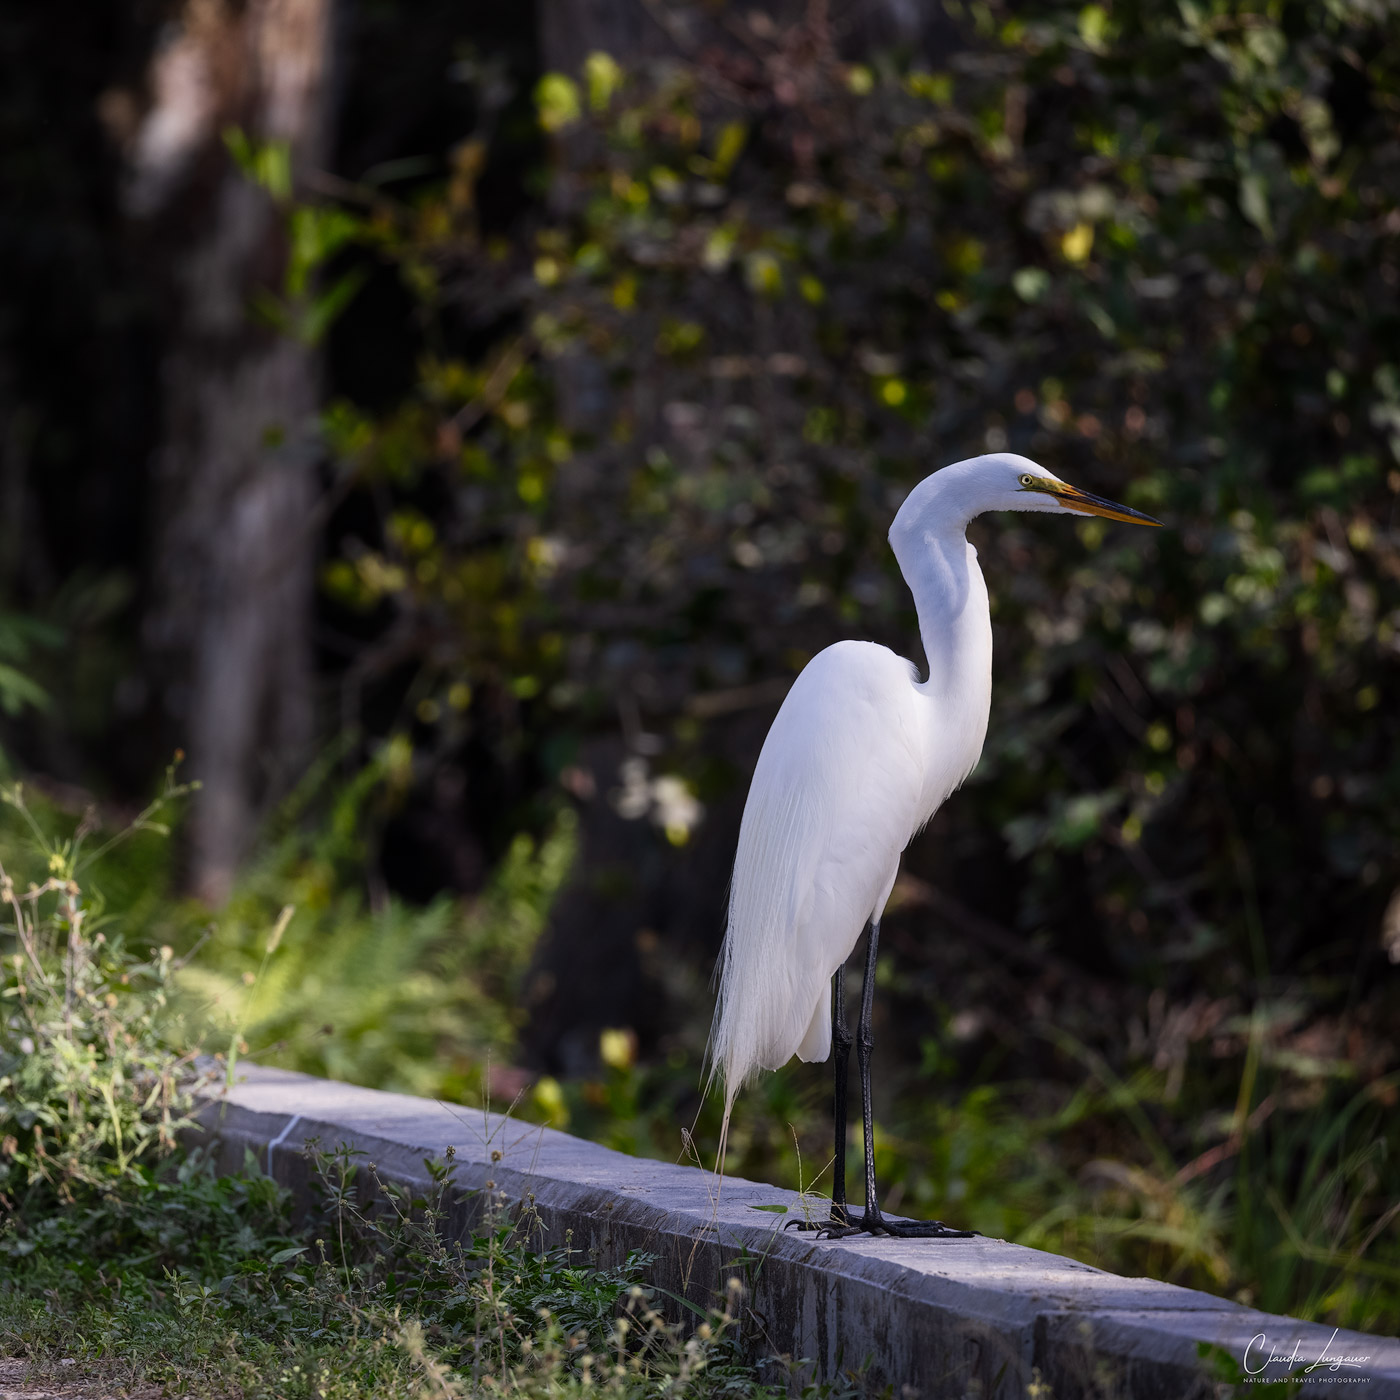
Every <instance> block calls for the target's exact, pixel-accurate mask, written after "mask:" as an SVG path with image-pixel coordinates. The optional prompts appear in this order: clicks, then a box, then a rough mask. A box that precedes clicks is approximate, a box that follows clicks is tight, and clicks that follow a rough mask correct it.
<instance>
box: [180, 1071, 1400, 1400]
mask: <svg viewBox="0 0 1400 1400" xmlns="http://www.w3.org/2000/svg"><path fill="white" fill-rule="evenodd" d="M241 1074H242V1076H243V1078H242V1080H241V1082H240V1083H238V1084H237V1085H235V1086H234V1087H233V1088H232V1089H229V1090H227V1091H224V1092H222V1093H221V1095H220V1096H219V1097H218V1098H217V1099H214V1100H211V1102H210V1103H209V1105H208V1106H207V1108H206V1110H205V1111H204V1114H203V1117H204V1120H205V1122H206V1124H207V1126H208V1127H209V1128H210V1129H211V1130H213V1131H214V1132H216V1133H217V1135H218V1148H217V1150H218V1154H219V1160H220V1162H221V1163H222V1164H223V1165H224V1166H225V1167H226V1168H227V1169H229V1170H234V1169H236V1168H238V1167H239V1166H241V1165H242V1163H243V1156H244V1152H245V1150H251V1151H252V1152H254V1153H255V1154H256V1155H257V1157H258V1159H259V1161H260V1162H261V1163H262V1164H263V1166H264V1168H265V1169H267V1170H269V1171H270V1173H271V1174H272V1175H274V1176H275V1177H277V1179H278V1180H280V1181H282V1182H284V1183H286V1184H288V1185H289V1186H291V1187H293V1189H294V1190H304V1189H305V1187H306V1184H307V1180H308V1170H309V1169H308V1166H307V1164H306V1161H305V1159H304V1157H303V1155H302V1152H301V1148H302V1146H303V1144H304V1143H305V1142H306V1141H307V1140H308V1139H312V1138H314V1139H319V1141H320V1144H321V1147H322V1148H323V1149H330V1148H333V1147H335V1146H336V1145H337V1144H339V1143H348V1144H349V1145H351V1146H353V1147H355V1148H358V1149H360V1150H362V1151H363V1152H365V1153H366V1154H367V1157H366V1158H365V1159H362V1160H368V1161H370V1162H373V1163H374V1164H375V1166H376V1168H377V1170H378V1172H379V1174H380V1175H381V1176H382V1177H385V1178H387V1179H389V1180H393V1181H396V1182H399V1183H401V1184H405V1185H417V1186H427V1185H428V1183H429V1176H428V1173H427V1171H426V1169H425V1166H424V1159H425V1158H429V1157H437V1158H440V1157H442V1156H443V1155H444V1153H445V1151H446V1149H447V1148H448V1147H449V1146H451V1147H453V1148H455V1151H456V1157H455V1160H456V1162H457V1163H458V1172H457V1177H456V1180H457V1181H458V1183H459V1184H460V1185H461V1186H462V1187H464V1188H467V1190H468V1192H473V1191H474V1192H476V1193H478V1194H475V1195H466V1196H464V1198H463V1200H462V1203H461V1205H460V1206H459V1214H458V1215H457V1217H455V1218H454V1221H453V1224H454V1227H456V1228H462V1229H465V1228H466V1227H467V1225H468V1224H469V1223H470V1221H471V1219H472V1218H473V1217H474V1215H477V1214H479V1213H480V1211H481V1209H482V1206H483V1202H484V1201H485V1200H486V1199H487V1198H488V1197H490V1196H492V1195H494V1196H496V1197H497V1198H498V1199H502V1200H504V1201H506V1202H508V1203H511V1204H515V1203H519V1202H525V1201H527V1200H529V1201H532V1202H533V1205H534V1208H535V1210H536V1211H537V1213H538V1218H539V1224H540V1227H541V1229H542V1232H543V1239H544V1241H545V1242H546V1243H548V1244H549V1245H551V1246H555V1245H562V1244H563V1243H564V1240H565V1236H566V1234H571V1238H572V1243H573V1245H574V1247H575V1248H578V1249H581V1250H584V1251H588V1252H591V1253H593V1254H594V1255H595V1256H596V1257H597V1259H598V1260H599V1262H601V1263H604V1264H608V1263H615V1262H620V1261H621V1260H623V1259H624V1258H625V1257H626V1256H627V1254H628V1252H629V1251H632V1250H641V1251H644V1252H645V1253H647V1254H649V1255H651V1256H653V1258H654V1260H655V1263H654V1265H653V1267H652V1269H651V1271H650V1277H651V1278H652V1279H653V1281H654V1282H656V1283H658V1284H659V1285H660V1286H662V1287H664V1288H667V1289H670V1290H671V1291H672V1292H675V1293H679V1294H683V1295H686V1296H688V1297H690V1298H692V1299H694V1300H695V1301H697V1302H701V1303H708V1302H710V1301H712V1300H713V1299H714V1297H715V1296H716V1295H717V1294H719V1293H721V1292H722V1291H723V1289H724V1287H725V1284H726V1281H727V1280H728V1279H729V1278H731V1277H735V1276H737V1277H739V1278H741V1280H742V1281H743V1284H744V1288H745V1294H744V1303H745V1307H746V1312H745V1321H744V1325H745V1327H746V1329H748V1331H749V1335H750V1337H751V1338H752V1341H753V1343H754V1348H755V1351H756V1353H757V1354H759V1355H770V1356H771V1355H778V1356H783V1355H785V1356H787V1357H790V1358H793V1359H796V1360H799V1361H802V1360H805V1361H807V1362H809V1363H811V1365H809V1366H808V1367H806V1368H805V1369H804V1371H803V1373H802V1375H803V1377H804V1378H810V1376H811V1373H812V1369H813V1367H815V1369H816V1371H817V1372H818V1374H820V1375H822V1376H830V1375H833V1374H834V1373H836V1372H838V1371H840V1370H842V1369H850V1370H855V1369H858V1368H860V1367H862V1366H868V1379H869V1381H870V1382H871V1383H872V1385H873V1387H875V1388H879V1387H883V1386H885V1385H887V1384H892V1385H893V1386H894V1390H895V1394H896V1396H898V1395H899V1394H900V1393H901V1388H902V1387H904V1386H912V1387H913V1388H914V1389H915V1390H916V1391H917V1392H918V1394H919V1395H920V1397H923V1400H943V1397H948V1398H949V1400H954V1397H956V1400H963V1397H966V1396H973V1395H975V1396H981V1397H989V1398H990V1397H995V1400H1010V1397H1022V1396H1025V1395H1026V1394H1027V1393H1028V1391H1031V1393H1034V1391H1033V1389H1032V1387H1033V1384H1034V1382H1035V1380H1036V1378H1037V1375H1038V1376H1039V1378H1040V1379H1041V1380H1042V1381H1043V1382H1044V1383H1045V1384H1046V1385H1048V1386H1049V1389H1050V1392H1051V1393H1052V1394H1053V1396H1054V1397H1055V1400H1072V1398H1073V1397H1080V1396H1082V1397H1094V1400H1098V1397H1103V1400H1109V1398H1110V1397H1112V1398H1113V1400H1117V1397H1123V1400H1128V1398H1129V1397H1131V1400H1159V1398H1160V1400H1187V1397H1192V1398H1193V1400H1194V1397H1215V1396H1216V1395H1217V1394H1218V1393H1219V1392H1218V1391H1217V1386H1216V1383H1215V1381H1214V1380H1213V1379H1211V1378H1210V1377H1209V1375H1208V1373H1207V1372H1206V1370H1205V1369H1204V1367H1203V1364H1202V1361H1201V1360H1200V1356H1199V1352H1198V1346H1199V1345H1200V1344H1201V1343H1205V1344H1207V1345H1210V1346H1215V1347H1219V1348H1221V1350H1222V1352H1223V1354H1224V1355H1225V1356H1226V1357H1228V1358H1230V1359H1231V1360H1232V1361H1233V1362H1234V1363H1236V1364H1238V1365H1239V1366H1240V1367H1241V1369H1242V1370H1243V1371H1249V1372H1255V1373H1257V1379H1258V1380H1265V1379H1268V1380H1277V1379H1281V1378H1282V1376H1283V1375H1284V1373H1285V1372H1286V1371H1287V1370H1288V1367H1286V1366H1284V1365H1282V1364H1279V1363H1275V1364H1271V1365H1269V1364H1266V1363H1267V1362H1268V1358H1269V1356H1270V1353H1271V1350H1272V1351H1273V1352H1275V1353H1277V1354H1281V1355H1285V1356H1288V1355H1293V1354H1295V1348H1296V1356H1297V1358H1298V1360H1297V1362H1296V1363H1295V1375H1296V1381H1295V1383H1293V1384H1290V1386H1289V1393H1290V1395H1297V1396H1299V1397H1319V1396H1329V1397H1334V1396H1336V1395H1337V1394H1338V1387H1339V1385H1342V1384H1344V1385H1345V1386H1346V1388H1347V1392H1348V1393H1350V1394H1354V1395H1362V1396H1364V1397H1366V1400H1400V1342H1397V1341H1394V1340H1390V1339H1386V1338H1381V1337H1370V1336H1364V1335H1362V1334H1360V1333H1355V1332H1350V1333H1349V1332H1338V1333H1335V1334H1334V1333H1333V1331H1332V1329H1331V1328H1325V1327H1317V1326H1314V1325H1312V1324H1309V1323H1303V1322H1298V1321H1296V1320H1293V1319H1290V1318H1286V1317H1275V1316H1270V1315H1268V1314H1265V1313H1259V1312H1254V1311H1251V1310H1250V1309H1248V1308H1243V1307H1238V1306H1236V1305H1234V1304H1231V1303H1227V1302H1225V1301H1223V1300H1221V1299H1219V1298H1215V1297H1212V1296H1210V1295H1209V1294H1205V1293H1197V1292H1194V1291H1193V1290H1191V1289H1187V1288H1177V1287H1175V1286H1173V1285H1171V1284H1166V1283H1159V1282H1157V1281H1156V1280H1153V1279H1142V1278H1120V1277H1118V1276H1116V1275H1114V1274H1108V1273H1104V1272H1103V1271H1102V1270H1099V1269H1093V1268H1090V1267H1089V1266H1088V1265H1087V1264H1080V1263H1077V1262H1075V1261H1074V1260H1072V1259H1064V1258H1060V1257H1059V1256H1057V1255H1053V1254H1043V1253H1041V1252H1039V1251H1038V1250H1033V1249H1026V1248H1023V1247H1022V1246H1020V1245H1013V1244H1007V1243H1005V1242H1004V1241H1001V1240H992V1239H982V1238H975V1239H968V1240H887V1239H881V1240H875V1239H867V1238H862V1237H857V1238H855V1239H849V1240H840V1241H816V1240H813V1239H812V1238H811V1237H810V1236H804V1235H801V1234H799V1233H797V1232H795V1231H790V1232H784V1231H783V1230H782V1228H781V1226H782V1224H783V1222H784V1220H785V1219H791V1218H792V1216H791V1214H790V1215H788V1216H782V1215H777V1214H773V1213H768V1212H762V1211H759V1210H756V1209H755V1207H756V1206H771V1205H778V1204H781V1205H786V1206H787V1207H788V1209H789V1211H790V1212H800V1211H801V1209H802V1204H801V1200H800V1198H799V1197H798V1196H797V1195H796V1194H794V1193H792V1192H788V1191H780V1190H778V1189H777V1188H775V1187H772V1186H763V1185H760V1184H758V1183H756V1182H751V1181H744V1180H741V1179H738V1178H734V1177H730V1178H726V1180H725V1181H724V1184H723V1188H722V1190H721V1191H720V1192H719V1193H718V1195H717V1194H716V1190H715V1180H714V1178H713V1177H712V1176H711V1175H710V1174H709V1173H707V1172H704V1171H700V1170H698V1169H696V1168H694V1167H684V1166H678V1165H674V1164H671V1163H667V1162H653V1161H649V1160H645V1159H638V1158H633V1157H626V1156H623V1155H622V1154H621V1153H617V1152H612V1151H609V1150H608V1149H607V1148H603V1147H598V1146H596V1145H595V1144H593V1143H588V1142H582V1141H580V1140H579V1139H578V1138H573V1137H570V1136H568V1134H566V1133H561V1132H556V1131H554V1130H552V1129H549V1128H540V1127H535V1126H532V1125H530V1124H524V1123H519V1122H516V1121H514V1120H511V1119H509V1118H506V1117H503V1116H502V1115H500V1114H498V1113H492V1114H489V1115H488V1114H486V1113H483V1112H481V1111H479V1110H476V1109H470V1108H462V1107H459V1106H457V1105H449V1104H443V1103H434V1102H431V1101H428V1100H425V1099H415V1098H410V1097H407V1096H405V1095H401V1094H384V1093H378V1092H375V1091H374V1090H369V1089H359V1088H356V1087H354V1086H352V1085H347V1084H337V1083H333V1082H330V1081H328V1080H322V1079H313V1078H310V1077H309V1076H306V1075H300V1074H292V1073H290V1072H288V1071H284V1070H270V1069H263V1068H259V1067H257V1066H253V1065H246V1066H244V1067H243V1069H242V1070H241ZM1343 1357H1345V1358H1347V1362H1346V1364H1342V1365H1340V1368H1339V1369H1337V1370H1330V1369H1328V1367H1329V1364H1330V1361H1331V1359H1335V1358H1343ZM1322 1358H1326V1359H1323V1360H1322V1364H1321V1365H1320V1366H1318V1367H1316V1368H1315V1369H1313V1370H1312V1371H1310V1372H1308V1373H1306V1374H1304V1373H1303V1372H1302V1368H1303V1367H1304V1366H1305V1365H1306V1364H1307V1363H1310V1362H1315V1361H1318V1360H1319V1359H1322ZM1355 1358H1364V1360H1355ZM1042 1393H1043V1392H1042ZM1225 1393H1228V1391H1227V1392H1225ZM1239 1393H1240V1394H1242V1395H1247V1394H1249V1391H1248V1389H1246V1388H1245V1386H1243V1385H1242V1386H1241V1387H1240V1389H1239Z"/></svg>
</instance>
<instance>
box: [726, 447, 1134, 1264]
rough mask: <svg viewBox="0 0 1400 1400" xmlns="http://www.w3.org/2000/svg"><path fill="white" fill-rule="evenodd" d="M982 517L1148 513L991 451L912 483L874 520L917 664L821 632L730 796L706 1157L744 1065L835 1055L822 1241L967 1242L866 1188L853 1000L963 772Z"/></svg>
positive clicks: (862, 1048)
mask: <svg viewBox="0 0 1400 1400" xmlns="http://www.w3.org/2000/svg"><path fill="white" fill-rule="evenodd" d="M992 510H1023V511H1050V512H1054V513H1056V514H1061V515H1064V514H1069V515H1101V516H1104V517H1106V518H1107V519H1109V520H1122V521H1128V522H1131V523H1135V524H1142V525H1159V524H1160V523H1161V522H1160V521H1157V520H1153V519H1152V517H1151V516H1147V515H1143V514H1142V513H1141V512H1139V511H1136V510H1132V509H1130V508H1129V507H1127V506H1121V505H1117V504H1115V503H1114V502H1113V501H1106V500H1104V499H1102V498H1101V497H1098V496H1091V495H1089V494H1088V493H1087V492H1084V491H1081V490H1079V489H1078V488H1077V487H1074V486H1070V485H1069V484H1068V483H1067V482H1064V481H1061V480H1060V479H1059V477H1057V476H1055V475H1054V474H1053V473H1051V472H1048V471H1046V470H1045V468H1044V467H1041V466H1038V465H1037V464H1036V463H1035V462H1032V461H1030V460H1029V459H1028V458H1025V457H1018V456H1016V455H1015V454H1013V453H1008V452H997V453H992V454H990V455H988V456H984V457H973V458H971V459H970V460H969V461H966V462H956V463H954V464H953V465H952V466H949V467H944V468H943V470H942V471H937V472H934V473H933V475H932V476H929V477H926V478H925V479H924V480H923V481H921V482H920V483H919V484H918V485H917V486H916V487H915V488H914V489H913V490H912V491H911V492H910V493H909V496H908V498H907V499H906V500H905V502H904V504H903V505H902V506H901V507H900V508H899V511H898V513H897V514H896V515H895V518H894V523H893V525H891V527H890V535H889V539H890V546H891V548H892V549H893V550H894V556H895V558H896V560H898V562H899V567H900V571H901V572H902V573H903V575H904V580H905V582H906V583H907V584H908V585H909V589H910V591H911V592H912V593H913V595H914V603H915V607H916V608H917V610H918V615H919V632H920V635H921V636H922V638H923V644H924V653H925V655H926V657H927V658H928V676H927V678H926V679H924V680H920V678H919V673H918V669H917V668H916V667H915V666H914V665H913V663H912V662H909V661H906V660H905V659H904V658H903V657H900V656H896V655H895V653H894V652H892V651H890V650H889V649H888V648H886V647H882V646H878V645H876V644H875V643H873V642H855V641H846V642H837V643H836V644H835V645H834V646H830V647H827V648H826V650H825V651H822V652H819V653H818V654H817V655H816V656H814V657H813V658H812V660H811V661H809V662H808V663H807V665H806V667H805V668H804V669H803V671H802V674H801V675H799V676H798V678H797V680H796V681H795V682H794V683H793V686H792V689H791V690H790V691H788V694H787V698H786V699H785V700H784V701H783V704H782V708H781V709H780V710H779V711H778V716H777V718H776V719H775V720H774V721H773V727H772V728H771V729H770V730H769V731H768V737H767V739H766V740H765V741H764V744H763V750H762V752H761V753H760V754H759V758H758V765H757V767H756V768H755V769H754V775H753V783H752V785H751V786H750V788H749V795H748V800H747V802H746V803H745V805H744V818H743V823H742V825H741V827H740V831H739V848H738V852H737V855H736V857H735V861H734V876H733V881H732V884H731V886H730V895H729V918H728V927H727V930H726V933H725V939H724V949H723V951H722V953H721V955H720V965H719V968H718V971H717V978H718V982H719V1004H718V1006H717V1008H716V1011H715V1021H714V1027H713V1030H712V1031H711V1035H710V1065H711V1068H710V1074H711V1076H712V1077H713V1076H714V1075H715V1074H716V1073H719V1074H720V1075H722V1077H723V1081H724V1126H723V1128H722V1129H721V1135H720V1142H721V1146H720V1160H721V1164H722V1162H723V1154H724V1144H725V1141H726V1139H727V1135H728V1129H729V1118H730V1114H731V1112H732V1111H733V1107H734V1098H735V1095H736V1094H737V1093H738V1092H739V1090H740V1089H741V1088H742V1087H743V1086H744V1085H745V1084H746V1083H748V1082H749V1081H750V1080H752V1079H753V1077H754V1076H755V1075H756V1074H757V1073H758V1071H759V1070H762V1069H777V1068H778V1067H779V1066H780V1065H783V1064H785V1063H786V1062H787V1061H788V1060H789V1059H790V1058H791V1057H792V1056H793V1055H796V1056H797V1057H798V1058H799V1059H801V1060H807V1061H816V1060H825V1059H826V1058H827V1056H828V1055H830V1053H831V1051H832V1047H833V1044H834V1046H835V1050H836V1060H835V1078H836V1102H835V1110H836V1113H835V1116H836V1154H835V1162H834V1178H833V1184H832V1203H831V1219H830V1220H829V1221H826V1222H824V1223H822V1224H821V1225H819V1226H815V1227H811V1228H818V1229H820V1230H822V1231H823V1232H824V1233H825V1234H827V1235H828V1236H835V1237H840V1236H843V1235H849V1234H856V1233H858V1232H861V1231H865V1232H868V1233H871V1234H891V1235H900V1236H917V1237H936V1236H949V1235H967V1234H970V1233H971V1232H970V1231H966V1230H954V1229H951V1228H950V1227H948V1226H946V1225H944V1224H943V1223H942V1222H941V1221H892V1220H886V1219H885V1218H884V1217H883V1216H882V1215H881V1213H880V1206H879V1202H878V1201H877V1199H876V1195H875V1154H874V1150H873V1143H872V1125H871V1102H870V1053H871V1048H872V1043H873V1037H872V1035H871V1011H872V1002H873V999H874V992H875V957H876V949H877V946H878V943H879V936H880V916H881V914H882V913H883V911H884V907H885V902H886V901H887V900H888V899H889V896H890V891H891V889H892V888H893V887H894V882H895V876H896V875H897V874H898V871H899V857H900V853H901V852H902V851H903V850H904V848H905V846H907V845H908V844H909V841H910V840H911V839H912V838H913V836H914V835H915V834H916V833H917V832H918V831H920V830H921V829H922V828H923V826H924V825H925V824H926V823H927V822H928V820H929V818H930V817H932V816H933V814H934V813H935V812H936V811H937V810H938V808H939V807H940V806H941V805H942V804H943V802H944V800H945V799H946V798H947V797H948V795H949V794H950V793H952V792H953V791H954V790H955V789H956V788H957V787H959V786H960V785H961V784H962V782H963V780H964V779H965V778H966V777H967V775H968V774H969V773H971V771H972V769H973V768H974V767H975V765H976V763H977V760H978V757H979V756H980V755H981V752H982V742H983V740H984V739H985V737H986V734H987V719H988V716H989V713H990V710H991V697H992V621H991V610H990V608H989V606H988V602H987V586H986V584H985V582H984V581H983V578H982V571H981V569H980V568H979V567H978V564H977V551H976V549H975V548H973V546H972V545H970V544H969V543H968V541H967V525H968V522H969V521H970V520H972V519H973V517H974V516H978V515H981V514H983V513H984V512H985V511H992ZM867 926H868V927H869V930H870V933H869V938H868V941H867V945H866V957H865V980H864V983H863V984H862V993H861V1010H860V1023H859V1027H858V1031H857V1052H856V1053H857V1058H858V1061H859V1066H860V1087H861V1108H862V1117H863V1119H864V1128H865V1210H864V1214H863V1215H862V1216H861V1217H860V1218H859V1219H856V1218H854V1217H853V1216H852V1214H851V1213H850V1212H849V1211H848V1210H847V1206H846V1170H845V1168H846V1163H845V1156H846V1073H847V1062H848V1056H849V1051H850V1046H851V1035H850V1032H849V1030H848V1029H847V1026H846V1016H845V1007H844V996H843V993H844V970H845V963H846V960H847V958H849V957H850V955H851V952H852V950H853V949H854V948H855V946H856V943H857V941H858V940H859V938H860V935H861V931H862V930H863V929H865V928H866V927H867Z"/></svg>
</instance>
